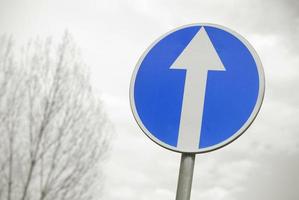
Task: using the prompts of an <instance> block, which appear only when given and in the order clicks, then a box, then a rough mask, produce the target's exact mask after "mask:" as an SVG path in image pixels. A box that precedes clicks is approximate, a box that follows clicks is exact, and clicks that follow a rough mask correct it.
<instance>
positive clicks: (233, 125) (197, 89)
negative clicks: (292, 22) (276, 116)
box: [130, 24, 265, 153]
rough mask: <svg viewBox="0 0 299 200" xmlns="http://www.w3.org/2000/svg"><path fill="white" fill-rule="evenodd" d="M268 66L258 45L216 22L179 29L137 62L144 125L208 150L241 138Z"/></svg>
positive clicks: (171, 142)
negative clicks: (264, 64)
mask: <svg viewBox="0 0 299 200" xmlns="http://www.w3.org/2000/svg"><path fill="white" fill-rule="evenodd" d="M264 87H265V84H264V73H263V69H262V65H261V62H260V60H259V57H258V55H257V54H256V52H255V50H254V49H253V47H252V46H251V45H250V44H249V43H248V42H247V41H246V40H245V39H244V38H243V37H242V36H240V35H239V34H237V33H236V32H234V31H231V30H230V29H228V28H225V27H222V26H219V25H213V24H192V25H187V26H184V27H180V28H178V29H175V30H173V31H171V32H169V33H167V34H165V35H163V36H162V37H160V38H159V39H158V40H157V41H156V42H154V43H153V44H152V45H151V46H150V47H149V48H148V49H147V50H146V51H145V53H144V54H143V56H142V57H141V58H140V60H139V62H138V63H137V65H136V67H135V70H134V73H133V76H132V80H131V86H130V101H131V108H132V111H133V114H134V117H135V119H136V121H137V123H138V125H139V126H140V128H141V129H142V130H143V132H144V133H145V134H146V135H147V136H148V137H149V138H150V139H152V140H153V141H154V142H156V143H158V144H159V145H161V146H163V147H165V148H167V149H170V150H173V151H177V152H189V153H202V152H208V151H212V150H214V149H218V148H220V147H223V146H225V145H226V144H229V143H230V142H232V141H233V140H235V139H236V138H238V137H239V136H240V135H241V134H242V133H243V132H244V131H245V130H246V129H247V128H248V127H249V126H250V124H251V123H252V122H253V120H254V119H255V117H256V115H257V113H258V111H259V109H260V107H261V104H262V101H263V96H264Z"/></svg>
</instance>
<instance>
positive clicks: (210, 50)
mask: <svg viewBox="0 0 299 200" xmlns="http://www.w3.org/2000/svg"><path fill="white" fill-rule="evenodd" d="M170 69H185V70H186V79H185V88H184V97H183V103H182V111H181V120H180V128H179V137H178V144H177V147H178V148H180V149H182V150H184V151H195V150H197V149H198V148H199V141H200V132H201V124H202V114H203V107H204V99H205V90H206V83H207V76H208V71H209V70H217V71H225V68H224V66H223V64H222V62H221V60H220V58H219V56H218V54H217V52H216V50H215V48H214V47H213V44H212V42H211V40H210V38H209V36H208V34H207V32H206V31H205V29H204V27H202V28H201V29H200V30H199V31H198V32H197V33H196V35H195V36H194V37H193V38H192V40H191V41H190V43H189V44H188V45H187V47H186V48H185V49H184V50H183V52H182V53H181V54H180V56H179V57H178V58H177V59H176V60H175V61H174V63H173V64H172V65H171V67H170Z"/></svg>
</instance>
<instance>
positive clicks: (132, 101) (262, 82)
mask: <svg viewBox="0 0 299 200" xmlns="http://www.w3.org/2000/svg"><path fill="white" fill-rule="evenodd" d="M192 26H210V27H215V28H219V29H222V30H224V31H226V32H228V33H230V34H232V35H234V36H235V37H236V38H238V39H239V40H240V41H241V42H242V43H243V44H244V45H245V46H246V47H247V49H248V50H249V51H250V53H251V55H252V56H253V58H254V61H255V63H256V65H257V70H258V75H259V93H258V98H257V101H256V104H255V107H254V109H253V111H252V113H251V115H250V117H249V118H248V119H247V121H246V122H245V123H244V124H243V126H242V127H241V128H240V129H239V130H238V131H237V132H236V133H234V134H233V135H232V136H231V137H229V138H228V139H226V140H224V141H222V142H221V143H218V144H216V145H213V146H210V147H206V148H201V149H198V151H183V150H180V149H179V148H177V147H174V146H171V145H169V144H166V143H165V142H162V141H161V140H159V139H158V138H156V137H155V136H154V135H153V134H152V133H151V132H150V131H149V130H147V128H146V127H145V126H144V124H143V123H142V121H141V119H140V117H139V115H138V112H137V109H136V106H135V99H134V85H135V80H136V75H137V73H138V70H139V68H140V65H141V63H142V61H143V60H144V58H145V56H146V55H147V54H148V52H149V51H150V50H151V49H152V48H153V47H154V46H155V45H156V44H157V43H158V42H160V41H161V40H162V39H163V38H164V37H166V36H167V35H169V34H171V33H173V32H175V31H178V30H180V29H183V28H187V27H192ZM264 95H265V75H264V70H263V67H262V62H261V60H260V58H259V56H258V54H257V52H256V51H255V50H254V48H253V47H252V45H251V44H250V43H249V42H248V41H247V40H246V39H245V38H244V37H243V36H241V35H240V34H239V33H237V32H235V31H233V30H231V29H229V28H227V27H224V26H221V25H217V24H212V23H193V24H187V25H184V26H180V27H177V28H175V29H173V30H171V31H169V32H167V33H165V34H163V35H162V36H160V37H159V38H158V39H156V40H155V41H154V42H153V43H152V44H151V45H150V46H149V47H148V48H147V49H146V51H145V52H144V53H143V54H142V56H141V57H140V58H139V60H138V62H137V64H136V66H135V69H134V71H133V75H132V78H131V82H130V91H129V98H130V105H131V110H132V113H133V116H134V118H135V120H136V122H137V124H138V125H139V127H140V128H141V130H142V131H143V132H144V133H145V135H146V136H147V137H149V138H150V139H151V140H152V141H154V142H155V143H156V144H158V145H160V146H161V147H163V148H166V149H168V150H171V151H175V152H179V153H196V154H197V153H206V152H210V151H214V150H217V149H220V148H222V147H224V146H226V145H228V144H230V143H231V142H233V141H234V140H236V139H237V138H238V137H240V136H241V135H242V134H243V133H244V132H245V131H246V130H247V129H248V128H249V127H250V125H251V124H252V123H253V121H254V120H255V118H256V116H257V114H258V112H259V111H260V108H261V106H262V103H263V99H264Z"/></svg>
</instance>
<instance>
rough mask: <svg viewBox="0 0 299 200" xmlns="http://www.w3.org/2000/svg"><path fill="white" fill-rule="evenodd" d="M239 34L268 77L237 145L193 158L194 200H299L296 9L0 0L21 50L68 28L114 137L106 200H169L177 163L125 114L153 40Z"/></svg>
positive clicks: (159, 1) (2, 25) (283, 5)
mask: <svg viewBox="0 0 299 200" xmlns="http://www.w3.org/2000/svg"><path fill="white" fill-rule="evenodd" d="M200 22H208V23H216V24H220V25H224V26H226V27H229V28H231V29H233V30H235V31H237V32H238V33H240V34H241V35H243V36H244V37H245V38H246V39H247V40H248V41H249V42H250V43H251V44H252V45H253V47H254V48H255V49H256V51H257V53H258V54H259V56H260V58H261V61H262V63H263V67H264V70H265V76H266V95H265V99H264V103H263V106H262V109H261V111H260V113H259V115H258V117H257V119H256V120H255V122H254V123H253V125H252V126H251V127H250V128H249V129H248V131H247V132H246V133H245V134H244V135H242V136H241V137H240V138H239V139H238V140H236V141H235V142H234V143H232V144H230V145H229V146H226V147H225V148H222V149H220V150H217V151H215V152H212V153H208V154H201V155H197V157H196V166H195V169H194V170H195V171H194V182H193V188H192V196H191V199H193V200H195V199H199V200H200V199H211V200H240V199H242V200H259V199H263V200H264V199H271V200H282V199H283V200H298V199H299V191H298V189H299V172H298V169H299V128H298V127H299V117H298V116H299V53H298V52H299V51H298V49H299V1H297V0H280V1H275V0H271V1H270V0H269V1H267V0H248V1H244V0H243V1H240V0H226V1H220V0H219V1H214V0H213V1H212V0H206V1H199V0H198V1H195V0H189V1H183V0H181V1H179V0H169V1H168V0H164V1H163V0H155V1H154V0H148V1H145V0H136V1H125V0H119V1H115V0H48V1H45V0H19V1H16V0H7V1H5V0H0V33H9V34H13V35H14V37H15V39H16V41H17V42H18V43H24V42H25V41H26V40H27V39H28V38H34V37H36V36H39V37H42V38H43V37H46V36H54V37H57V38H59V37H61V35H62V34H63V32H64V31H65V30H66V29H67V30H69V32H71V34H72V35H73V36H74V39H75V41H76V42H77V44H78V46H80V47H81V50H82V54H83V58H84V60H85V62H86V63H87V64H88V65H89V66H90V67H91V69H92V79H93V84H94V86H95V87H96V88H97V90H98V92H99V93H100V94H101V96H102V98H103V100H104V102H105V107H106V111H107V113H108V114H109V116H110V119H111V121H112V123H113V124H114V127H115V130H116V134H115V136H114V137H113V141H112V144H113V146H112V150H111V153H110V158H109V160H108V162H107V164H106V166H105V171H104V172H105V184H106V187H105V191H104V194H103V197H104V198H103V199H105V200H117V199H122V200H153V199H155V200H168V199H169V200H173V199H174V198H175V191H176V184H177V176H178V168H179V161H180V154H178V153H174V152H170V151H168V150H165V149H162V148H161V147H159V146H157V145H156V144H154V143H153V142H152V141H150V140H149V139H148V138H147V137H146V136H145V135H144V134H143V133H142V132H141V130H140V129H139V128H138V126H137V124H136V122H135V121H134V119H133V115H132V114H131V111H130V106H129V92H128V91H129V83H130V78H131V75H132V72H133V69H134V67H135V64H136V63H137V61H138V59H139V57H140V56H141V54H142V53H143V51H144V50H145V49H146V48H147V47H148V46H149V45H150V44H151V43H152V42H153V41H154V40H155V39H157V38H158V37H159V36H160V35H162V34H164V33H165V32H167V31H169V30H171V29H174V28H176V27H178V26H181V25H184V24H190V23H200Z"/></svg>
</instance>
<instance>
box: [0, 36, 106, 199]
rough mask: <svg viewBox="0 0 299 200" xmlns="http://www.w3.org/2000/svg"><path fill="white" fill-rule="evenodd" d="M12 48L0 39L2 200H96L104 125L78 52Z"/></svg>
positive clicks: (67, 46)
mask: <svg viewBox="0 0 299 200" xmlns="http://www.w3.org/2000/svg"><path fill="white" fill-rule="evenodd" d="M14 49H16V48H15V47H14V46H13V40H12V39H11V38H9V37H6V36H2V37H1V38H0V133H1V135H0V200H2V199H3V200H4V199H7V200H29V199H30V200H37V199H40V200H46V199H51V200H52V199H55V200H77V199H78V200H79V199H80V200H83V199H93V189H94V186H95V184H94V183H95V180H96V179H97V176H96V175H98V174H99V173H98V171H99V170H98V169H99V168H100V167H101V165H100V164H101V162H99V161H100V160H101V159H103V157H104V156H105V153H106V151H107V147H108V143H107V142H108V141H107V136H108V134H106V130H107V120H106V119H107V118H106V117H105V114H104V112H103V109H102V105H101V102H100V101H99V98H98V97H97V96H96V95H94V92H93V91H92V88H91V86H90V81H89V76H88V74H89V73H88V71H87V70H86V69H87V68H86V67H85V65H84V64H83V62H82V61H81V60H80V55H79V53H78V50H77V48H76V46H75V45H74V43H73V42H72V39H71V37H70V36H69V34H65V36H64V38H63V40H62V42H61V44H59V45H56V46H55V45H53V44H52V41H51V39H47V40H46V41H44V42H43V41H40V40H33V41H30V42H28V44H27V46H25V47H23V48H22V50H21V51H19V52H17V51H15V50H14ZM16 58H18V59H16Z"/></svg>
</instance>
